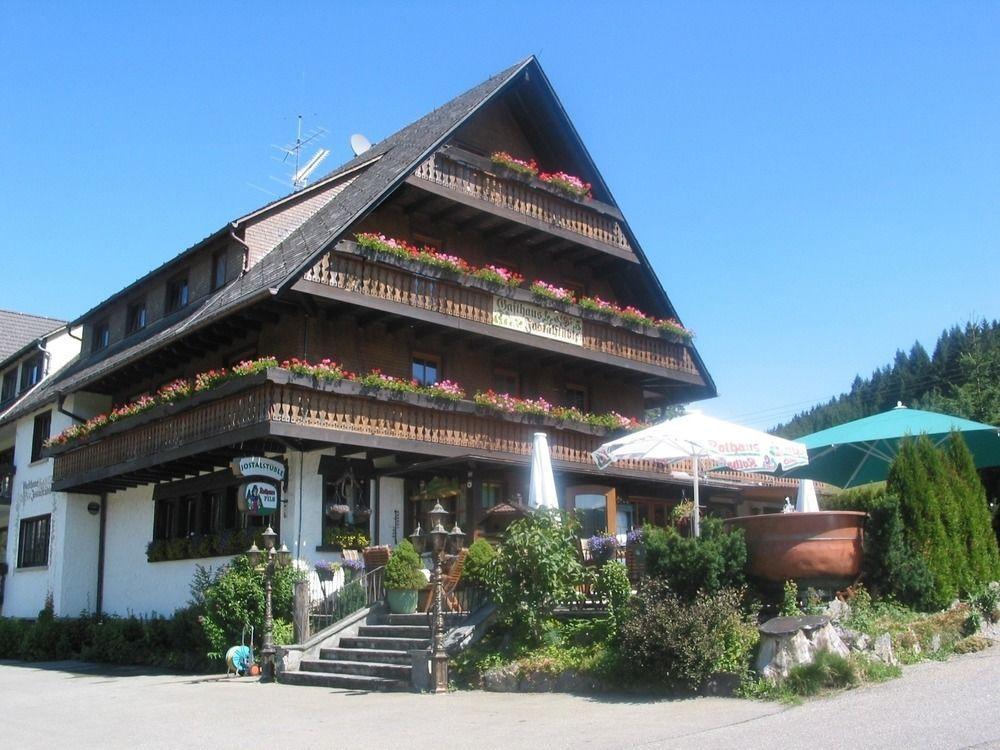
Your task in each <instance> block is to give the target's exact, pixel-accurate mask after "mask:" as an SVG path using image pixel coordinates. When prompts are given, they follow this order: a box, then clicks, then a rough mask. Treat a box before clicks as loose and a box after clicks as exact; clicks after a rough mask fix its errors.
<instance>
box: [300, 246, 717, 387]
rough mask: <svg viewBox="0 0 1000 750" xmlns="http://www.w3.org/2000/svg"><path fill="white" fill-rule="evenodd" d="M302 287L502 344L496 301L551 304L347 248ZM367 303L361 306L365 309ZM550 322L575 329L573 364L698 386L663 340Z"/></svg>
mask: <svg viewBox="0 0 1000 750" xmlns="http://www.w3.org/2000/svg"><path fill="white" fill-rule="evenodd" d="M304 280H305V281H307V282H315V283H318V284H321V285H323V286H326V287H333V288H334V289H337V290H340V294H341V296H343V297H344V298H345V299H351V298H355V299H357V300H358V301H359V302H360V303H362V304H368V305H369V306H375V307H379V308H380V309H384V308H386V307H388V306H386V305H385V303H389V306H392V308H393V310H394V311H395V312H398V313H400V314H402V315H406V314H408V311H407V308H410V309H412V310H413V311H414V317H420V316H419V315H418V314H417V313H416V311H427V312H429V313H432V314H434V315H436V316H440V317H438V318H436V320H438V321H440V322H441V323H442V324H444V325H454V326H456V327H457V326H459V325H461V321H471V322H473V323H478V324H480V325H481V326H483V327H484V328H483V329H482V330H483V332H484V333H487V334H489V335H494V336H502V335H503V333H504V331H505V328H504V327H501V326H498V325H497V324H496V322H495V317H494V309H495V306H496V304H497V298H500V297H502V298H506V299H510V300H513V301H518V302H523V303H526V304H529V305H535V306H538V307H541V308H545V307H547V306H550V305H551V303H547V302H545V301H540V300H538V299H536V298H533V297H532V295H531V293H530V292H528V291H526V290H522V289H518V290H507V289H499V288H497V289H493V288H491V287H490V286H489V285H488V284H487V283H486V282H480V281H478V280H474V279H468V278H463V279H460V278H458V277H455V276H454V275H449V274H447V273H443V272H440V271H436V270H434V269H430V268H421V267H419V266H418V265H417V264H416V263H411V262H408V261H401V260H396V259H394V258H389V257H385V256H374V255H371V254H369V253H367V252H366V251H363V250H362V249H361V248H359V247H358V246H357V245H356V244H355V243H353V242H350V241H344V242H341V243H339V244H338V245H337V247H336V248H335V249H334V250H332V251H330V252H328V253H326V254H325V255H323V257H321V258H320V260H319V261H318V262H317V263H316V265H314V266H313V267H312V268H311V269H310V270H309V271H308V272H307V273H306V275H305V278H304ZM366 300H367V302H366ZM553 309H554V311H555V312H556V315H559V316H564V317H563V319H566V320H571V321H575V323H576V325H578V326H579V329H580V338H579V341H578V343H575V344H574V345H573V346H572V347H571V349H579V350H580V351H579V354H580V356H581V357H588V356H591V355H590V353H591V352H599V353H601V354H604V355H609V356H610V357H615V358H620V359H621V360H623V361H622V362H621V365H622V366H630V365H631V363H639V364H641V365H645V366H647V368H654V371H660V372H659V373H658V374H660V375H662V376H664V377H680V378H682V379H684V380H686V381H687V382H694V383H700V382H701V376H700V375H699V373H698V369H697V366H696V364H695V362H694V359H693V357H692V356H691V352H690V349H689V347H688V346H686V345H685V343H683V342H682V341H680V340H678V339H676V338H673V337H671V336H669V335H661V334H660V333H659V332H658V331H655V330H651V329H650V330H644V329H636V328H633V327H628V326H624V325H616V324H614V323H612V322H611V321H609V320H607V319H603V318H601V316H599V315H595V314H591V313H588V312H586V311H583V310H582V309H580V308H577V307H575V306H553ZM530 338H531V339H532V340H537V342H538V345H539V346H548V345H550V344H551V341H552V340H551V339H549V338H542V337H537V336H531V337H530Z"/></svg>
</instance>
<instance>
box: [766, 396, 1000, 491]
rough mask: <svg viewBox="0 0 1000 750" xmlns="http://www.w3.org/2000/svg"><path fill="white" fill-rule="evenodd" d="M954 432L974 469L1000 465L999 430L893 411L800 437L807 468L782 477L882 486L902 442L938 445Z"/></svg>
mask: <svg viewBox="0 0 1000 750" xmlns="http://www.w3.org/2000/svg"><path fill="white" fill-rule="evenodd" d="M952 430H958V431H959V432H960V433H962V437H963V438H964V439H965V442H966V444H967V445H968V446H969V450H970V451H971V452H972V458H973V460H974V461H975V462H976V468H979V469H982V468H985V467H987V466H1000V428H997V427H993V426H991V425H988V424H983V423H982V422H973V421H971V420H968V419H962V418H961V417H953V416H950V415H948V414H937V413H935V412H930V411H921V410H920V409H907V408H906V407H905V406H903V405H902V404H899V405H897V406H896V408H894V409H890V410H889V411H884V412H882V413H881V414H875V415H873V416H870V417H865V418H864V419H856V420H854V421H853V422H847V423H846V424H842V425H838V426H837V427H831V428H829V429H827V430H820V431H819V432H814V433H813V434H811V435H806V436H805V437H800V438H796V440H797V442H800V443H803V444H804V445H805V446H806V448H807V449H808V451H809V464H808V465H807V466H802V467H800V468H797V469H793V470H792V471H789V472H786V473H785V474H784V476H787V477H798V478H801V479H815V480H818V481H820V482H826V483H828V484H834V485H836V486H838V487H844V488H847V487H857V486H858V485H861V484H867V483H869V482H880V481H882V480H884V479H885V478H886V476H887V475H888V473H889V464H891V463H892V460H893V459H894V458H895V457H896V452H897V451H898V450H899V441H900V440H902V439H903V438H904V437H906V436H913V437H916V436H918V435H920V434H922V433H926V434H927V435H928V436H929V437H930V439H931V440H932V441H933V442H934V444H935V445H940V444H941V443H943V442H944V441H945V440H947V439H948V435H950V434H951V431H952Z"/></svg>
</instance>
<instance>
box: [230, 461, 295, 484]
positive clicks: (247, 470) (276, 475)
mask: <svg viewBox="0 0 1000 750" xmlns="http://www.w3.org/2000/svg"><path fill="white" fill-rule="evenodd" d="M232 468H233V474H235V475H236V476H238V477H266V478H267V479H271V480H274V481H275V482H283V481H284V480H285V465H284V464H283V463H282V462H281V461H276V460H275V459H273V458H264V457H262V456H244V457H243V458H234V459H233V463H232Z"/></svg>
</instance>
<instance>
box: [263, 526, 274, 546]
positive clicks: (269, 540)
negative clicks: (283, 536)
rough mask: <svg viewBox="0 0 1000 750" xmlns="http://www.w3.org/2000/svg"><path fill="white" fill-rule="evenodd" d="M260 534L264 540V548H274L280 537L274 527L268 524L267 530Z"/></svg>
mask: <svg viewBox="0 0 1000 750" xmlns="http://www.w3.org/2000/svg"><path fill="white" fill-rule="evenodd" d="M260 536H261V538H262V539H263V540H264V549H267V550H272V549H274V542H275V540H276V539H277V538H278V535H277V534H275V533H274V529H272V528H271V527H270V526H268V527H267V531H265V532H264V533H263V534H261V535H260Z"/></svg>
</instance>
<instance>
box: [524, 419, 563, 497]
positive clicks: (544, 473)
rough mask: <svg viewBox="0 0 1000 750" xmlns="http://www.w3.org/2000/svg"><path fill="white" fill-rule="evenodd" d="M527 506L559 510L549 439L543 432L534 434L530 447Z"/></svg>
mask: <svg viewBox="0 0 1000 750" xmlns="http://www.w3.org/2000/svg"><path fill="white" fill-rule="evenodd" d="M528 506H529V507H532V508H550V509H552V510H557V509H558V508H559V496H558V495H556V480H555V476H553V474H552V456H551V455H550V454H549V439H548V436H547V435H546V434H545V433H544V432H536V433H535V437H534V440H533V441H532V446H531V486H530V488H529V489H528Z"/></svg>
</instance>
